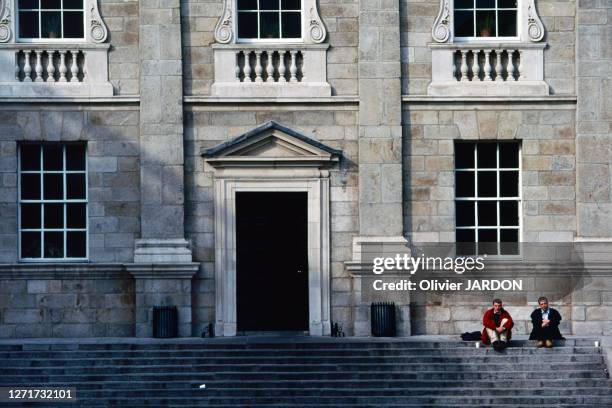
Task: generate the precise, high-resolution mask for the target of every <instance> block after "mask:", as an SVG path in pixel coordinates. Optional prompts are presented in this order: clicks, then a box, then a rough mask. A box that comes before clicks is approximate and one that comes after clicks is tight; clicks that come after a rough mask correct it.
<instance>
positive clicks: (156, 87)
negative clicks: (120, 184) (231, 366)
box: [126, 0, 199, 337]
mask: <svg viewBox="0 0 612 408" xmlns="http://www.w3.org/2000/svg"><path fill="white" fill-rule="evenodd" d="M139 13H140V14H139V15H140V20H139V23H140V31H139V50H140V183H141V188H140V191H141V197H140V226H141V227H140V232H141V234H140V235H141V236H140V238H141V239H139V240H137V241H136V245H135V250H134V263H133V264H130V265H126V269H127V270H128V271H129V272H130V273H131V274H132V275H133V276H134V279H135V288H136V330H135V332H136V336H138V337H150V336H152V309H153V306H177V308H178V312H179V316H178V317H179V336H181V337H185V336H191V335H192V327H191V323H192V322H191V314H192V308H191V279H192V277H193V275H194V274H195V273H196V272H197V270H198V268H199V265H198V264H197V263H192V262H191V260H192V256H191V250H190V249H189V243H188V242H187V241H186V240H185V229H184V210H183V205H184V201H185V199H184V185H183V183H184V169H183V163H184V154H183V80H182V75H183V70H182V52H181V20H180V2H179V0H168V1H140V2H139Z"/></svg>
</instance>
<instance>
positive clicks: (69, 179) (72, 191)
mask: <svg viewBox="0 0 612 408" xmlns="http://www.w3.org/2000/svg"><path fill="white" fill-rule="evenodd" d="M66 198H67V199H69V200H75V199H80V198H85V174H66Z"/></svg>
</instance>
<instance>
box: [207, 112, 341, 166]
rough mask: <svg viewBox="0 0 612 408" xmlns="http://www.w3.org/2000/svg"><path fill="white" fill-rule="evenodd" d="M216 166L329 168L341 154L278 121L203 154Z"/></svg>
mask: <svg viewBox="0 0 612 408" xmlns="http://www.w3.org/2000/svg"><path fill="white" fill-rule="evenodd" d="M202 156H204V157H206V158H207V162H208V163H210V164H211V165H212V166H214V167H227V166H244V165H250V166H254V165H258V166H262V167H263V166H270V165H274V166H275V167H278V166H282V165H286V166H308V167H312V166H317V167H324V166H326V165H327V166H329V165H330V164H333V163H335V162H337V161H338V160H339V158H340V157H341V156H342V151H341V150H337V149H333V148H331V147H329V146H326V145H324V144H323V143H321V142H319V141H317V140H315V139H313V138H311V137H308V136H306V135H304V134H302V133H300V132H297V131H295V130H293V129H290V128H288V127H286V126H283V125H281V124H279V123H277V122H274V121H270V122H267V123H265V124H263V125H261V126H259V127H257V128H255V129H253V130H250V131H248V132H246V133H244V134H242V135H240V136H237V137H235V138H233V139H231V140H228V141H226V142H223V143H221V144H219V145H217V146H214V147H212V148H210V149H206V150H204V151H203V152H202Z"/></svg>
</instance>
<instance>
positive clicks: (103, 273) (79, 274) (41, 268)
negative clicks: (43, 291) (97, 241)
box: [0, 262, 127, 279]
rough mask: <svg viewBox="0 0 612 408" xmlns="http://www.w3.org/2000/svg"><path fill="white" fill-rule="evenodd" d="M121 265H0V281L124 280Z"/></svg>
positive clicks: (64, 263)
mask: <svg viewBox="0 0 612 408" xmlns="http://www.w3.org/2000/svg"><path fill="white" fill-rule="evenodd" d="M125 277H127V272H126V270H125V267H124V265H123V264H115V263H101V264H100V263H68V262H63V263H59V262H58V263H36V262H32V263H19V264H0V279H114V278H125Z"/></svg>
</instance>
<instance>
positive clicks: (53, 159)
mask: <svg viewBox="0 0 612 408" xmlns="http://www.w3.org/2000/svg"><path fill="white" fill-rule="evenodd" d="M43 169H44V170H62V146H59V145H47V146H44V147H43Z"/></svg>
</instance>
